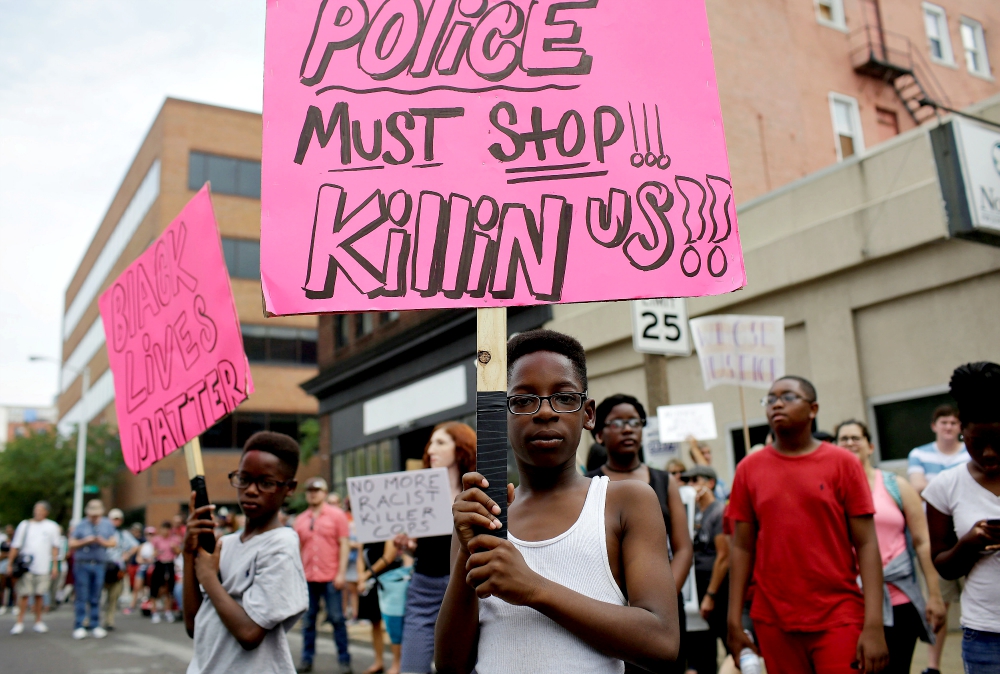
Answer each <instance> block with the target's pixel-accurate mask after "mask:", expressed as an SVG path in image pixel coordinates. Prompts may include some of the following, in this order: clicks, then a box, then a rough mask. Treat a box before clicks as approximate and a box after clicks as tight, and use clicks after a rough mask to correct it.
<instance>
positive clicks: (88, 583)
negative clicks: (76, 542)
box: [73, 561, 104, 629]
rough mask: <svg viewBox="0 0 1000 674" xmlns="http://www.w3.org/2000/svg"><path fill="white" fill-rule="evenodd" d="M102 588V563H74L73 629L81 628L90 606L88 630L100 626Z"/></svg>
mask: <svg viewBox="0 0 1000 674" xmlns="http://www.w3.org/2000/svg"><path fill="white" fill-rule="evenodd" d="M103 587H104V562H86V561H85V562H75V563H74V564H73V592H75V593H76V600H75V601H74V602H73V609H74V612H75V620H74V621H73V629H77V628H78V627H83V623H84V621H85V619H86V618H87V605H88V604H89V605H90V625H89V627H90V629H94V628H95V627H100V626H101V614H100V609H101V589H102V588H103Z"/></svg>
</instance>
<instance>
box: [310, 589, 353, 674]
mask: <svg viewBox="0 0 1000 674" xmlns="http://www.w3.org/2000/svg"><path fill="white" fill-rule="evenodd" d="M306 584H307V585H308V586H309V610H308V611H307V612H306V619H305V622H303V623H302V663H303V664H305V663H310V662H312V661H313V657H314V656H315V655H316V616H317V615H318V614H319V600H320V599H323V602H324V603H325V604H326V617H327V620H329V621H330V624H332V625H333V641H334V643H336V644H337V659H338V660H340V661H341V662H344V663H349V662H350V661H351V654H350V653H348V652H347V625H345V624H344V610H343V607H342V606H341V603H340V602H341V599H340V590H338V589H337V588H335V587H334V586H333V583H306Z"/></svg>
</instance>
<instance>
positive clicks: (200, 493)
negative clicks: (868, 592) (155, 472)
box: [184, 437, 215, 553]
mask: <svg viewBox="0 0 1000 674" xmlns="http://www.w3.org/2000/svg"><path fill="white" fill-rule="evenodd" d="M184 460H185V461H186V462H187V471H188V480H189V481H190V482H191V491H193V492H194V493H195V495H194V507H195V508H200V507H202V506H206V505H208V504H209V500H208V489H207V488H206V487H205V466H204V464H203V463H202V460H201V441H200V440H199V439H198V438H197V437H196V438H194V439H192V440H191V442H189V443H187V444H185V445H184ZM202 519H205V520H210V519H212V516H211V515H209V516H208V517H203V518H202ZM198 544H199V545H201V547H203V548H205V550H206V551H207V552H209V553H212V552H215V536H213V535H212V534H201V536H200V537H199V538H198Z"/></svg>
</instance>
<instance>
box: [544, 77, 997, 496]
mask: <svg viewBox="0 0 1000 674" xmlns="http://www.w3.org/2000/svg"><path fill="white" fill-rule="evenodd" d="M968 112H970V113H971V114H974V115H976V116H978V117H981V118H984V119H987V120H992V121H993V122H994V123H996V124H1000V96H994V97H993V98H991V99H988V100H987V101H984V102H983V103H981V104H979V105H976V106H972V107H971V108H970V109H969V110H968ZM952 119H953V118H952V117H945V118H943V120H942V121H943V122H944V123H949V122H950V121H952ZM982 126H983V128H987V129H989V128H991V127H990V126H989V125H982ZM933 128H934V125H926V126H922V127H920V128H917V129H914V130H911V131H909V132H906V133H904V134H901V135H900V136H898V137H896V138H893V139H892V140H889V141H887V142H885V143H882V144H881V145H879V146H877V147H875V148H873V149H871V150H869V151H867V152H865V153H863V154H859V155H857V156H855V157H853V158H850V159H848V160H846V161H843V162H840V163H837V164H835V165H833V166H830V167H828V168H827V169H824V170H822V171H819V172H817V173H814V174H813V175H810V176H808V177H806V178H803V179H800V180H798V181H794V182H792V183H790V184H788V185H786V186H784V187H782V188H780V189H777V190H773V191H771V192H769V193H767V194H765V195H763V196H760V197H758V198H756V199H752V200H748V201H746V202H744V203H743V204H741V205H740V206H739V208H738V218H739V226H740V236H741V239H742V243H743V252H744V257H745V262H746V270H747V281H748V282H747V286H746V288H744V289H743V290H741V291H739V292H736V293H731V294H728V295H723V296H719V297H707V298H698V299H691V300H688V301H687V308H688V314H689V316H690V317H691V318H694V317H697V316H702V315H709V314H754V315H767V316H782V317H783V318H784V321H785V359H786V372H787V373H789V374H797V375H801V376H803V377H806V378H808V379H810V380H811V381H812V382H813V383H814V384H815V385H816V388H817V390H818V393H819V403H820V411H819V418H818V425H819V429H820V430H826V431H832V430H833V427H834V426H835V425H836V424H837V423H838V422H840V421H842V420H845V419H849V418H856V419H862V420H867V422H868V423H869V424H870V425H871V426H872V427H873V430H874V432H875V436H876V437H875V439H876V441H877V443H878V445H879V452H880V457H881V459H882V460H883V461H888V462H896V463H889V465H890V466H895V467H897V468H898V467H901V462H902V461H903V460H905V458H906V453H907V452H908V450H909V449H910V448H912V447H913V446H914V445H915V444H920V443H922V442H927V441H929V440H932V439H933V435H932V434H931V433H930V429H929V424H930V417H929V415H930V412H931V410H932V409H933V407H934V406H936V405H937V404H939V403H941V402H943V401H945V400H946V399H947V396H946V395H945V394H946V392H947V384H948V380H949V378H950V376H951V372H952V370H953V369H954V368H955V367H956V366H958V365H960V364H962V363H966V362H969V361H976V360H992V361H1000V339H998V336H1000V311H998V310H997V308H998V306H1000V247H997V246H995V245H989V244H987V243H980V242H975V241H968V240H964V239H960V238H956V237H954V236H952V233H951V232H952V231H953V225H954V222H951V223H950V222H949V220H950V219H952V220H953V219H954V217H955V214H954V213H953V212H951V211H950V210H949V208H946V205H945V194H944V193H943V191H942V169H941V168H940V167H939V164H938V162H937V161H936V159H935V152H934V147H933V145H932V129H933ZM993 131H994V132H995V133H996V134H997V135H996V138H997V140H998V141H1000V126H997V127H993ZM998 145H1000V143H998ZM996 171H997V172H998V175H1000V166H997V168H996ZM949 206H950V205H949ZM952 210H953V209H952ZM998 212H1000V209H998ZM950 224H951V225H952V227H951V228H950ZM546 327H549V328H551V329H554V330H559V331H562V332H566V333H569V334H571V335H574V336H575V337H577V338H578V339H580V340H581V342H582V343H583V345H584V347H585V348H586V349H587V353H588V365H589V370H590V392H591V395H592V396H593V397H594V398H596V399H597V400H601V399H602V398H604V397H605V396H608V395H611V394H613V393H618V392H626V393H631V394H633V395H636V396H637V397H638V398H640V400H642V401H643V402H644V403H646V404H650V406H651V407H655V406H656V405H657V404H664V403H667V402H669V403H670V404H681V403H695V402H712V403H713V404H714V407H715V414H716V421H717V425H718V431H719V438H718V439H716V440H713V441H710V442H709V444H710V445H711V446H712V449H713V450H714V451H713V454H712V461H713V464H714V466H715V468H716V469H717V470H718V471H719V473H720V476H722V477H723V479H726V480H729V479H731V477H732V474H733V471H734V469H735V465H736V463H737V462H738V460H739V459H740V458H741V457H742V455H743V440H742V437H741V436H742V422H741V412H740V399H739V389H738V388H737V387H734V386H719V387H716V388H713V389H711V390H708V391H706V390H705V388H704V385H703V383H702V375H701V369H700V364H699V361H698V358H697V356H696V355H692V356H690V357H669V358H663V357H660V356H643V355H642V354H639V353H636V352H635V351H634V349H633V346H632V329H631V314H630V308H629V303H628V302H617V303H601V304H585V305H560V306H555V307H553V319H552V320H551V321H549V322H548V323H547V324H546ZM664 380H665V384H666V385H665V386H664V385H663V384H664ZM763 393H764V391H763V390H761V389H745V401H746V406H747V413H748V417H749V419H748V420H749V424H750V426H751V427H753V428H754V440H753V442H757V441H759V440H760V438H762V436H763V434H764V433H766V419H765V417H764V413H763V408H762V407H761V406H760V404H759V402H758V401H759V399H760V398H761V396H762V395H763ZM588 447H589V441H587V442H585V443H584V446H582V447H581V460H583V459H584V458H585V456H586V453H585V452H586V449H587V448H588ZM681 458H682V459H684V460H685V461H686V462H687V463H688V464H689V465H690V463H691V459H690V457H688V456H686V455H684V456H682V457H681Z"/></svg>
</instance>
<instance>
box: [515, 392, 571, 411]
mask: <svg viewBox="0 0 1000 674" xmlns="http://www.w3.org/2000/svg"><path fill="white" fill-rule="evenodd" d="M586 399H587V392H586V391H584V392H583V393H553V394H552V395H550V396H536V395H531V394H529V393H522V394H518V395H513V396H507V409H508V410H510V413H511V414H535V413H536V412H538V410H540V409H542V401H543V400H548V401H549V407H551V408H552V411H553V412H558V413H559V414H572V413H573V412H579V411H580V410H581V409H583V402H584V401H585V400H586Z"/></svg>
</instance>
